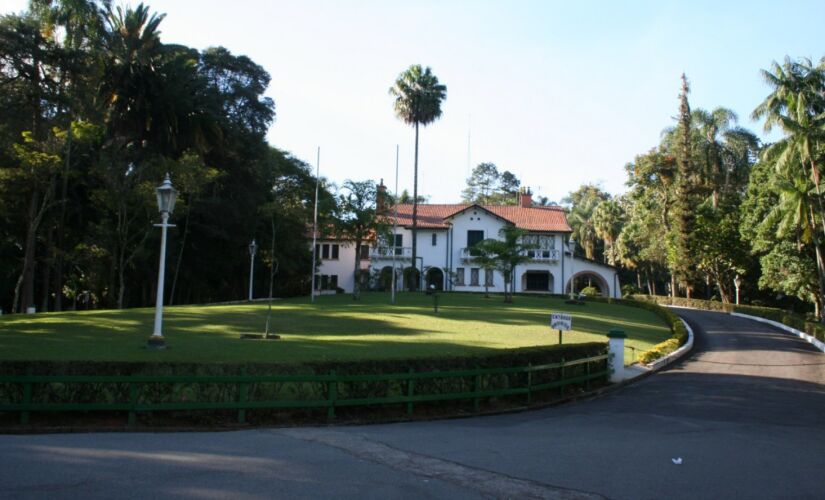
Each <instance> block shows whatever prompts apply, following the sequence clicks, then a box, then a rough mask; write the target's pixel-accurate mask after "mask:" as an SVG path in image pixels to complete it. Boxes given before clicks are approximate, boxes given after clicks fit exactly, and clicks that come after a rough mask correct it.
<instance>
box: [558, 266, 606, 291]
mask: <svg viewBox="0 0 825 500" xmlns="http://www.w3.org/2000/svg"><path fill="white" fill-rule="evenodd" d="M573 279H574V280H575V283H576V290H575V291H576V292H580V291H582V289H584V288H586V287H588V286H592V287H594V288H596V289H597V290H599V295H601V296H602V297H610V287H609V286H608V284H607V281H605V279H604V278H603V277H602V276H601V275H600V274H597V273H594V272H593V271H581V272H578V273H576V274H575V275H573ZM570 283H571V281H568V282H567V286H566V287H565V288H564V290H565V293H570Z"/></svg>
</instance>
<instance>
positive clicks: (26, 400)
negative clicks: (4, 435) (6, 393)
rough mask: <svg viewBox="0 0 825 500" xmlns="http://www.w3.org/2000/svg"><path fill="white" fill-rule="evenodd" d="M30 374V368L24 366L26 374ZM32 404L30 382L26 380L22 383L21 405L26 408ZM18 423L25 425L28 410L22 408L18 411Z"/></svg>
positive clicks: (27, 420) (27, 419) (27, 418)
mask: <svg viewBox="0 0 825 500" xmlns="http://www.w3.org/2000/svg"><path fill="white" fill-rule="evenodd" d="M31 374H32V369H31V368H26V376H27V377H30V376H31ZM30 404H32V383H31V382H29V381H26V382H25V383H24V384H23V407H24V408H26V407H28V406H29V405H30ZM20 423H21V424H23V425H26V424H28V423H29V411H28V410H23V411H22V412H20Z"/></svg>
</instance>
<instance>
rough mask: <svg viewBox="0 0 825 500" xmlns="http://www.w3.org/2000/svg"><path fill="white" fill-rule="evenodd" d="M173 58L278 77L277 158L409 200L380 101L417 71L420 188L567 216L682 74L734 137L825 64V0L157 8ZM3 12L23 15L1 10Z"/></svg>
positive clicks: (635, 149)
mask: <svg viewBox="0 0 825 500" xmlns="http://www.w3.org/2000/svg"><path fill="white" fill-rule="evenodd" d="M147 3H148V4H149V5H150V6H151V7H152V9H153V10H155V11H159V12H165V13H166V14H167V17H166V19H165V20H164V21H163V23H162V24H161V31H162V38H163V40H164V41H165V42H167V43H183V44H186V45H189V46H192V47H196V48H200V49H202V48H205V47H208V46H214V45H222V46H225V47H227V48H228V49H229V50H231V51H232V52H233V53H235V54H245V55H248V56H249V57H251V58H252V59H253V60H254V61H256V62H257V63H258V64H260V65H261V66H263V67H264V68H265V69H266V70H267V71H268V72H269V73H270V74H271V75H272V84H271V86H270V89H269V92H268V94H269V95H270V96H271V97H272V98H273V99H274V100H275V103H276V106H277V118H276V121H275V123H274V125H273V126H272V128H271V129H270V132H269V134H268V138H269V141H270V143H271V144H273V145H274V146H277V147H279V148H282V149H285V150H287V151H290V152H291V153H293V154H294V155H295V156H297V157H299V158H301V159H303V160H305V161H307V162H309V163H312V164H314V163H315V151H316V147H318V146H320V147H321V174H322V175H324V176H326V177H328V178H329V179H331V180H332V181H334V182H338V183H341V182H343V180H344V179H348V178H351V179H356V180H363V179H367V178H371V179H375V180H378V179H379V178H384V181H385V183H387V184H389V186H390V188H391V189H392V187H393V183H394V175H395V146H396V144H398V145H400V149H401V160H400V179H399V189H404V188H408V189H410V191H411V190H412V177H413V167H412V163H413V161H412V160H413V132H412V129H411V128H410V127H407V126H405V125H404V124H403V123H401V122H400V121H399V120H397V119H396V118H395V116H394V115H393V111H392V101H391V98H390V97H389V95H388V93H387V90H388V89H389V87H390V86H391V85H392V83H393V81H394V79H395V78H396V77H397V75H398V74H399V73H400V72H401V71H402V70H404V69H405V68H406V67H408V66H409V65H410V64H414V63H420V64H423V65H428V66H431V67H432V69H433V71H434V73H435V74H436V75H437V76H438V77H439V79H440V80H441V81H442V83H444V84H446V85H447V89H448V94H447V100H446V102H445V103H444V106H443V111H444V114H443V117H442V118H441V120H439V121H437V122H436V123H434V124H433V125H431V126H429V127H427V128H425V129H423V130H422V135H421V158H420V168H419V190H420V192H421V193H422V194H424V195H428V196H430V199H431V201H433V202H454V201H458V199H459V196H460V192H461V190H462V189H463V187H464V186H465V179H466V177H467V174H468V132H469V134H470V136H471V137H470V151H469V159H470V164H471V165H475V164H477V163H479V162H483V161H484V162H493V163H495V164H496V165H497V166H498V167H499V169H500V170H510V171H512V172H514V173H515V174H516V175H517V176H518V177H519V178H520V179H521V180H522V183H523V184H524V185H527V186H530V187H532V188H533V190H534V192H537V193H540V194H543V195H545V196H549V197H550V199H552V200H555V201H560V200H561V198H562V197H563V196H565V195H566V194H567V193H568V192H570V191H571V190H574V189H576V188H577V187H578V186H579V185H581V184H582V183H600V184H601V185H602V186H603V188H604V189H606V190H608V191H609V192H611V193H614V194H617V193H620V192H622V191H623V190H624V182H625V175H624V170H623V166H624V164H625V163H627V162H628V161H632V160H633V157H634V156H635V155H636V154H639V153H642V152H645V151H647V150H648V149H650V148H652V147H654V146H656V145H657V143H658V141H659V136H660V133H661V131H662V129H663V128H665V127H667V126H669V125H671V124H672V117H673V116H674V115H675V114H676V111H677V107H678V102H677V96H678V92H679V77H680V75H681V73H682V72H683V71H684V72H685V73H686V74H687V76H688V78H689V80H690V83H691V87H692V89H691V94H690V102H691V106H692V107H693V108H696V107H702V108H707V109H712V108H714V107H716V106H725V107H728V108H731V109H733V110H734V111H736V112H737V113H738V114H739V117H740V124H741V125H743V126H746V127H748V128H750V129H752V130H754V131H755V132H759V133H761V128H762V126H761V124H760V123H754V122H752V121H751V120H750V118H749V115H750V112H751V111H752V110H753V108H754V107H755V106H756V105H757V104H758V103H759V102H760V101H761V100H762V99H763V98H764V97H765V95H767V93H768V92H769V89H768V87H766V86H765V85H764V84H763V82H762V80H761V77H760V75H759V70H760V68H767V67H768V66H769V65H770V63H771V62H772V61H774V60H776V61H781V60H782V59H783V58H784V57H785V56H786V55H790V56H791V57H810V58H812V59H814V60H819V59H820V58H821V57H822V56H823V55H825V50H823V45H822V37H821V21H822V19H825V2H815V1H810V2H804V1H782V2H777V1H773V2H757V1H749V2H746V1H741V2H740V1H731V2H720V1H715V2H710V1H690V2H665V1H649V2H643V1H635V2H634V1H622V2H608V1H599V2H597V1H575V2H573V1H569V0H568V1H559V2H555V1H535V2H530V1H507V2H505V1H497V2H493V1H450V0H441V1H416V2H391V1H351V2H342V1H338V2H335V1H312V0H306V1H297V0H296V1H290V2H280V1H251V0H237V1H234V2H226V1H225V0H197V1H195V0H156V1H154V2H152V1H149V2H147ZM2 5H3V7H2V9H0V11H2V12H9V11H19V10H21V9H23V8H24V7H25V5H26V2H25V1H21V0H3V4H2Z"/></svg>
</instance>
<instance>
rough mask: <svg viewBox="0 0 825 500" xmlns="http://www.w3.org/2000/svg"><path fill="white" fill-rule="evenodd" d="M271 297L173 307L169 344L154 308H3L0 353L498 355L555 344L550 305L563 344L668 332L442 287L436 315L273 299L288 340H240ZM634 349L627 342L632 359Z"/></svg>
mask: <svg viewBox="0 0 825 500" xmlns="http://www.w3.org/2000/svg"><path fill="white" fill-rule="evenodd" d="M266 309H267V308H266V304H260V303H256V304H249V305H247V304H243V305H227V306H179V307H169V308H166V309H165V314H164V335H165V336H166V339H167V342H168V345H169V347H170V348H169V349H168V350H166V351H150V350H146V349H144V348H143V347H144V345H145V343H146V340H147V339H148V338H149V334H150V333H151V331H152V321H153V314H154V310H153V309H128V310H121V311H118V310H105V311H83V312H67V313H47V314H37V315H34V316H24V315H14V316H0V360H54V361H67V360H93V361H135V362H149V361H181V362H195V363H238V362H261V363H303V362H309V361H347V360H366V359H389V358H411V357H433V356H453V355H473V354H492V353H493V352H494V351H495V350H500V349H507V348H514V347H526V346H538V345H554V344H557V343H558V335H557V332H555V331H551V330H550V327H549V313H550V312H551V311H553V312H571V313H573V315H574V320H573V327H574V330H573V331H572V332H566V333H565V336H564V342H565V343H574V342H590V341H599V342H602V341H606V340H607V339H606V336H605V334H606V333H607V331H608V330H609V329H610V328H612V327H620V328H623V329H624V330H625V331H626V332H627V334H628V337H629V338H628V344H627V345H630V346H633V347H636V348H637V349H638V350H639V351H638V352H639V353H640V352H641V351H644V350H646V349H649V348H650V347H651V346H653V345H654V344H657V343H659V342H661V341H663V340H665V339H666V338H668V337H669V336H670V330H669V329H668V328H667V326H666V325H665V324H664V322H663V321H662V320H661V319H659V318H658V317H657V316H656V315H655V314H653V313H651V312H649V311H645V310H642V309H637V308H632V307H626V306H619V305H609V304H600V303H588V304H587V305H586V306H569V305H566V304H564V301H563V300H560V299H552V298H545V297H522V296H516V297H515V301H514V303H513V304H504V303H503V301H502V298H501V296H493V297H492V298H489V299H485V298H484V297H483V296H482V295H481V294H442V295H440V296H439V311H438V315H435V314H433V310H432V299H431V298H430V297H427V296H424V295H421V294H407V293H402V294H399V295H398V303H397V304H396V305H391V304H389V294H385V293H381V294H379V293H375V294H363V296H362V299H361V300H360V301H357V302H356V301H353V300H352V297H351V296H349V295H338V296H323V297H319V298H317V299H316V302H315V304H311V303H310V302H309V299H308V298H297V299H289V300H283V301H276V302H274V306H273V320H274V330H275V332H276V333H278V334H280V335H281V336H282V339H281V340H275V341H257V340H240V339H239V338H238V336H239V334H240V333H259V332H262V331H263V327H264V321H265V318H266ZM629 358H630V351H628V359H629Z"/></svg>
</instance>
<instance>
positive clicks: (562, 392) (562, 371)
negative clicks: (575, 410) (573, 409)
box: [559, 358, 567, 397]
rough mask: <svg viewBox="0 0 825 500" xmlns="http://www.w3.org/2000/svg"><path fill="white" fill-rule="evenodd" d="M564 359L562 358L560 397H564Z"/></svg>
mask: <svg viewBox="0 0 825 500" xmlns="http://www.w3.org/2000/svg"><path fill="white" fill-rule="evenodd" d="M565 385H567V384H565V383H564V358H561V366H560V367H559V396H560V397H564V386H565Z"/></svg>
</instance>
